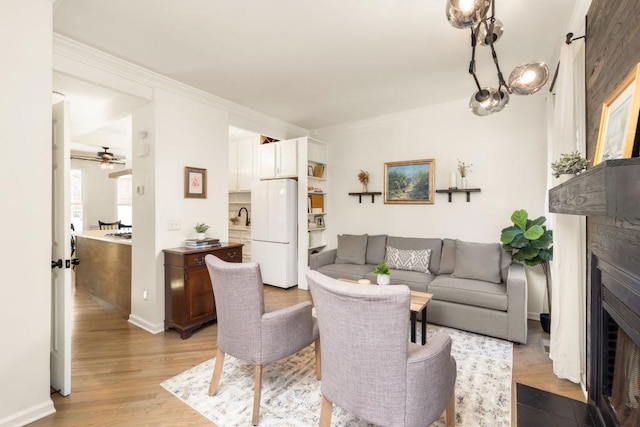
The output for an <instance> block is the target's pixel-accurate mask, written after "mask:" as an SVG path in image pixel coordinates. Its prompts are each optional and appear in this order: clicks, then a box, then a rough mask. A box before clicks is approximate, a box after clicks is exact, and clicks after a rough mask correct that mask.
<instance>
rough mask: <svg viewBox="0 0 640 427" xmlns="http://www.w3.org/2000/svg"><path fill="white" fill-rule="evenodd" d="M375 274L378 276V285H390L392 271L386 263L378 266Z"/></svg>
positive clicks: (374, 271)
mask: <svg viewBox="0 0 640 427" xmlns="http://www.w3.org/2000/svg"><path fill="white" fill-rule="evenodd" d="M373 274H375V275H376V276H377V283H378V285H388V284H389V283H390V282H391V270H389V265H388V264H387V263H386V262H382V263H380V264H378V265H376V268H374V270H373Z"/></svg>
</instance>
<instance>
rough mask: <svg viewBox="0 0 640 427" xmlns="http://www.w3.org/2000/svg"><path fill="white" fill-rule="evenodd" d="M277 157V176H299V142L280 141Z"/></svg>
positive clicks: (293, 140) (295, 140)
mask: <svg viewBox="0 0 640 427" xmlns="http://www.w3.org/2000/svg"><path fill="white" fill-rule="evenodd" d="M276 144H278V150H277V155H276V176H281V177H287V176H297V175H298V140H297V139H291V140H288V141H279V142H276Z"/></svg>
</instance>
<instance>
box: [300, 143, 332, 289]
mask: <svg viewBox="0 0 640 427" xmlns="http://www.w3.org/2000/svg"><path fill="white" fill-rule="evenodd" d="M327 157H328V156H327V144H326V143H324V142H322V141H318V140H316V139H313V138H310V137H305V138H298V172H299V173H298V287H299V288H300V289H308V287H307V280H306V272H307V270H308V269H309V255H310V254H311V253H315V252H319V251H322V250H323V249H324V248H325V247H326V246H327V244H328V242H329V234H328V233H329V226H328V225H327V212H328V211H329V209H328V207H327V191H328V185H329V180H328V174H327Z"/></svg>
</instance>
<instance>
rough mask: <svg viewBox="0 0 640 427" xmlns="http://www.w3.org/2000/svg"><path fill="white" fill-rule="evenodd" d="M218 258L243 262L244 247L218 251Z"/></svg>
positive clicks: (216, 254)
mask: <svg viewBox="0 0 640 427" xmlns="http://www.w3.org/2000/svg"><path fill="white" fill-rule="evenodd" d="M214 255H215V256H217V257H218V258H220V259H221V260H224V261H228V262H242V248H229V249H222V250H219V251H216V253H215V254H214Z"/></svg>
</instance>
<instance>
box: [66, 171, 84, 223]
mask: <svg viewBox="0 0 640 427" xmlns="http://www.w3.org/2000/svg"><path fill="white" fill-rule="evenodd" d="M69 181H70V183H71V194H70V200H71V224H72V225H73V228H74V229H75V230H76V231H82V230H83V226H84V204H83V203H84V202H83V197H82V170H80V169H71V179H70V180H69Z"/></svg>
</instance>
